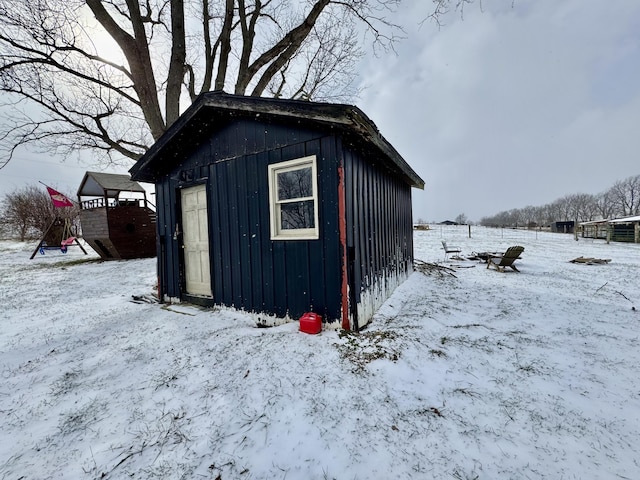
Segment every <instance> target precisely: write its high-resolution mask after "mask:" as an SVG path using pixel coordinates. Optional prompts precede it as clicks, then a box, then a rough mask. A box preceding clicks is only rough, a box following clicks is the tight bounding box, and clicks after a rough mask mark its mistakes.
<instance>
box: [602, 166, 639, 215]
mask: <svg viewBox="0 0 640 480" xmlns="http://www.w3.org/2000/svg"><path fill="white" fill-rule="evenodd" d="M607 196H608V198H609V200H610V201H611V205H612V207H613V209H614V213H615V215H617V216H621V217H626V216H631V215H639V214H640V175H635V176H632V177H628V178H626V179H624V180H618V181H617V182H616V183H614V184H613V186H612V187H611V188H610V189H609V191H608V192H607Z"/></svg>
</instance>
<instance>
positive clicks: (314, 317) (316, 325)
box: [300, 312, 322, 335]
mask: <svg viewBox="0 0 640 480" xmlns="http://www.w3.org/2000/svg"><path fill="white" fill-rule="evenodd" d="M300 331H301V332H304V333H310V334H312V335H314V334H316V333H320V332H321V331H322V317H321V316H320V315H318V314H317V313H312V312H308V313H305V314H304V315H302V316H301V317H300Z"/></svg>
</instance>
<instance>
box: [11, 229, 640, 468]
mask: <svg viewBox="0 0 640 480" xmlns="http://www.w3.org/2000/svg"><path fill="white" fill-rule="evenodd" d="M441 240H447V241H448V243H449V244H457V245H459V246H461V247H462V250H463V253H464V254H465V255H466V254H471V253H472V252H481V251H499V250H504V249H506V248H507V247H508V246H511V245H523V246H524V247H525V251H524V253H523V255H522V260H520V261H518V265H519V268H520V270H521V273H516V272H512V271H508V272H506V273H499V272H497V271H495V270H487V269H486V268H485V265H484V264H481V263H478V262H476V261H472V260H465V261H462V260H461V261H451V262H446V263H444V262H443V251H442V245H441ZM32 247H33V245H32V244H20V243H12V242H0V374H1V384H0V413H1V415H2V417H1V419H2V420H1V422H0V432H1V442H0V478H3V479H12V480H17V479H25V480H26V479H37V480H41V479H49V478H57V479H58V478H62V479H94V478H95V479H104V478H110V479H115V478H135V479H157V478H162V479H178V478H185V479H222V480H229V479H285V478H286V479H289V480H291V479H294V480H295V479H305V480H307V479H340V480H342V479H392V478H393V479H441V478H442V479H502V478H505V479H507V478H508V479H520V478H522V479H541V478H547V479H587V478H588V479H617V478H626V479H636V478H639V477H638V476H639V474H640V375H639V374H638V372H639V368H640V341H639V336H640V328H639V327H640V312H639V311H638V310H639V309H640V282H639V281H638V277H639V274H640V245H630V244H616V243H612V244H610V245H607V244H606V243H604V242H603V241H585V240H580V241H578V242H576V241H575V240H574V239H573V237H572V236H571V235H561V234H550V233H543V232H537V233H536V232H525V231H515V230H487V229H483V228H479V227H473V229H472V232H471V238H468V230H467V228H466V227H457V228H456V227H440V226H434V227H433V229H432V230H430V231H423V232H416V234H415V250H416V258H419V259H421V260H424V261H427V262H440V263H441V264H443V265H455V275H456V276H455V277H453V276H439V275H436V274H434V275H425V274H422V273H418V272H416V273H414V274H413V275H412V276H411V277H410V278H409V280H408V281H407V282H405V283H404V284H402V285H401V286H400V287H399V288H398V289H397V290H396V292H395V294H394V295H393V297H392V298H391V299H390V300H389V301H388V302H387V303H386V304H385V305H384V306H383V307H382V308H381V309H380V311H379V312H378V314H377V315H376V317H375V319H374V321H373V323H372V324H371V325H370V327H369V328H368V329H367V330H366V331H364V332H362V333H360V334H357V335H356V334H344V333H343V332H339V331H336V330H327V331H324V332H323V333H322V334H320V335H306V334H303V333H300V332H298V331H297V325H296V324H294V323H292V324H287V325H283V326H279V327H274V328H256V327H255V325H254V324H253V322H252V320H251V318H250V317H249V316H248V315H245V314H243V313H240V312H232V311H228V310H205V309H200V308H197V307H191V306H187V305H184V304H183V305H173V306H163V305H159V304H155V303H146V302H144V301H142V302H138V303H136V302H134V301H132V300H133V299H132V296H133V295H135V296H144V297H145V298H146V297H148V296H149V295H150V294H151V293H152V291H153V286H154V283H155V280H156V274H155V259H148V260H133V261H113V262H98V261H96V256H95V255H93V256H90V259H91V260H92V261H86V260H87V257H85V256H84V255H82V254H81V253H80V252H77V251H76V250H77V249H73V248H72V249H70V252H69V253H68V254H67V255H66V256H63V255H62V254H60V253H48V254H47V255H46V256H44V257H40V256H38V257H37V258H36V259H34V260H31V261H30V260H29V255H30V253H31V249H32ZM579 256H587V257H595V258H606V259H611V263H609V264H604V265H580V264H573V263H569V262H568V261H569V260H571V259H573V258H576V257H579ZM634 308H635V309H634Z"/></svg>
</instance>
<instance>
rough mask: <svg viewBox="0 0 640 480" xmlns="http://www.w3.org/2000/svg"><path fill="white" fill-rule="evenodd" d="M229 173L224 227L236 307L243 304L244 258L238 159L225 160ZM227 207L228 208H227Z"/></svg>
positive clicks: (233, 301) (233, 298)
mask: <svg viewBox="0 0 640 480" xmlns="http://www.w3.org/2000/svg"><path fill="white" fill-rule="evenodd" d="M225 167H226V168H225V169H226V173H227V195H226V199H227V204H226V205H223V209H224V210H226V214H227V219H226V222H225V223H224V224H223V225H222V227H223V228H224V229H225V230H226V236H227V238H228V242H229V255H230V256H229V263H228V265H229V268H228V274H227V280H226V281H227V282H228V283H230V284H231V295H232V298H231V302H232V305H233V306H234V307H237V308H240V307H241V306H242V258H241V248H240V246H241V245H240V241H241V239H240V234H239V223H240V218H239V208H238V183H239V181H240V179H239V175H238V173H237V172H238V170H239V168H238V160H232V161H227V162H225ZM225 207H226V208H225Z"/></svg>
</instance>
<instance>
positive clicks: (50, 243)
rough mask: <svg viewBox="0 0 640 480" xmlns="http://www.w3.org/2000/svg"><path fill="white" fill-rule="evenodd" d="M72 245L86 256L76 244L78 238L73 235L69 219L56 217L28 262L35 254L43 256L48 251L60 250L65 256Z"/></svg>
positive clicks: (78, 243)
mask: <svg viewBox="0 0 640 480" xmlns="http://www.w3.org/2000/svg"><path fill="white" fill-rule="evenodd" d="M73 245H77V246H78V247H80V249H81V250H82V251H83V252H84V254H85V255H87V251H86V250H85V249H84V248H83V247H82V245H81V244H80V242H78V238H77V237H76V236H75V235H74V233H73V230H72V228H71V219H69V218H60V217H56V218H55V220H54V221H53V222H51V225H49V228H47V230H46V231H45V233H44V235H43V236H42V238H41V239H40V242H39V243H38V246H37V247H36V248H35V250H34V251H33V253H32V254H31V258H30V260H33V257H35V256H36V253H38V252H39V253H40V255H45V254H46V252H47V251H48V250H60V252H62V253H63V254H65V253H67V251H68V249H69V247H70V246H73Z"/></svg>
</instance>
